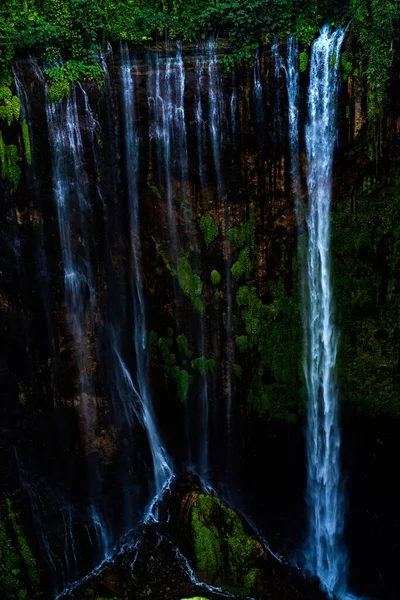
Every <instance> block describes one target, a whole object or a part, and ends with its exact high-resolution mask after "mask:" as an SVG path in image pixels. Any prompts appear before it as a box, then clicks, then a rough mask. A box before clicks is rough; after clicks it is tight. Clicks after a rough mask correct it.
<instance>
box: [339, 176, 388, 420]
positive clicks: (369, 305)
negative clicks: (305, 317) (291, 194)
mask: <svg viewBox="0 0 400 600" xmlns="http://www.w3.org/2000/svg"><path fill="white" fill-rule="evenodd" d="M399 190H400V171H398V172H397V173H396V174H395V175H394V176H393V177H391V178H390V179H389V178H388V179H387V180H386V182H385V183H384V184H380V185H372V186H371V185H370V183H369V182H368V181H366V182H364V185H363V186H359V187H358V188H355V189H354V190H353V191H352V193H351V194H349V195H348V196H346V197H343V198H341V199H340V200H339V201H338V202H337V203H336V205H335V210H334V211H333V213H332V266H333V273H334V290H335V295H336V305H337V315H338V319H339V324H338V325H339V327H338V328H339V330H340V332H341V335H340V338H339V354H338V371H339V373H338V378H339V380H340V382H341V397H342V398H343V399H344V401H346V402H349V403H351V404H352V405H353V406H355V407H356V408H357V409H358V410H360V411H363V412H365V413H367V414H371V415H376V414H379V413H389V414H392V415H395V416H399V415H400V361H399V356H400V319H399V315H400V277H399V273H400V191H399Z"/></svg>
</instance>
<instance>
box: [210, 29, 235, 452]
mask: <svg viewBox="0 0 400 600" xmlns="http://www.w3.org/2000/svg"><path fill="white" fill-rule="evenodd" d="M208 77H209V129H210V138H211V147H212V156H213V162H214V170H215V175H216V183H217V193H218V200H219V203H220V210H221V212H222V225H223V232H222V233H223V240H224V241H223V251H224V256H225V301H226V319H225V331H226V353H225V380H226V423H227V437H228V439H227V448H228V451H229V448H230V436H231V419H232V395H233V392H232V364H233V362H234V357H233V337H232V274H231V266H232V265H231V248H230V242H229V237H228V230H229V205H228V203H227V198H226V189H225V182H224V177H223V171H222V164H221V152H220V149H221V145H222V143H223V141H224V139H225V137H226V131H225V129H226V115H225V104H224V95H223V88H222V81H221V76H220V73H219V69H218V60H217V54H216V48H215V42H214V40H213V39H211V40H210V41H209V43H208ZM231 101H232V97H231ZM235 108H236V96H235V95H234V94H233V106H232V105H231V109H233V110H235Z"/></svg>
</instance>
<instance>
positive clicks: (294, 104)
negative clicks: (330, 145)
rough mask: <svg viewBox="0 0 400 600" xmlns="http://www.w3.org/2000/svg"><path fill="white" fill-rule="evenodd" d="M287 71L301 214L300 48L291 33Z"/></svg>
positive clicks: (292, 152)
mask: <svg viewBox="0 0 400 600" xmlns="http://www.w3.org/2000/svg"><path fill="white" fill-rule="evenodd" d="M285 73H286V87H287V93H288V106H289V145H290V158H291V163H292V187H293V193H294V198H295V210H296V212H297V214H298V216H299V212H298V211H299V202H300V167H299V48H298V44H297V40H296V38H295V37H294V36H293V35H290V36H289V37H288V40H287V62H286V66H285Z"/></svg>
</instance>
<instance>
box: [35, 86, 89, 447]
mask: <svg viewBox="0 0 400 600" xmlns="http://www.w3.org/2000/svg"><path fill="white" fill-rule="evenodd" d="M46 114H47V122H48V129H49V139H50V147H51V152H52V160H53V193H54V199H55V202H56V205H57V213H58V226H59V232H60V243H61V253H62V262H63V270H64V294H65V306H66V310H67V317H68V321H69V325H70V329H71V333H72V335H73V338H74V342H75V351H76V356H77V362H78V369H79V384H80V385H79V387H80V410H81V415H82V418H83V421H84V423H85V426H84V432H85V435H86V443H87V445H88V447H90V445H91V444H92V443H93V438H92V436H93V433H94V432H93V423H94V420H95V419H96V417H95V415H93V410H95V409H94V407H93V405H92V404H91V402H90V396H92V394H93V382H92V380H91V377H90V375H89V373H90V367H89V363H90V353H89V351H88V347H87V339H88V335H89V331H90V329H91V328H92V324H91V320H90V313H91V311H92V310H93V309H94V306H95V303H96V301H95V291H94V281H93V273H92V268H91V260H90V241H89V240H90V237H89V233H88V223H89V220H90V214H91V207H90V204H89V201H88V180H87V175H86V172H85V170H84V168H83V144H82V137H81V130H80V126H79V116H78V108H77V98H76V90H75V89H74V90H73V93H72V96H71V97H70V98H68V99H67V100H66V102H65V103H59V104H57V105H55V104H52V103H51V102H50V101H49V100H48V96H47V93H46ZM93 419H94V420H93Z"/></svg>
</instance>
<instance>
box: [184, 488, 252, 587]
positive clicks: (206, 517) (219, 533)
mask: <svg viewBox="0 0 400 600" xmlns="http://www.w3.org/2000/svg"><path fill="white" fill-rule="evenodd" d="M192 531H193V540H194V550H195V555H196V571H197V572H198V573H204V574H206V575H207V577H208V578H209V579H211V580H212V581H213V582H214V583H217V584H222V585H223V587H224V588H225V589H231V588H235V590H237V592H238V593H239V594H244V595H248V594H251V593H252V592H253V591H254V589H255V584H256V577H255V574H254V570H256V566H255V565H256V561H257V556H256V542H255V540H254V538H252V537H251V536H248V535H247V534H246V533H245V532H244V530H243V525H242V522H241V520H240V519H239V517H238V516H237V515H236V513H235V512H233V510H231V509H230V508H228V507H226V506H225V505H224V504H223V503H222V502H221V501H220V500H219V499H218V498H215V497H214V496H211V495H210V494H200V495H199V496H198V500H197V506H194V507H193V508H192ZM252 571H253V574H252V576H250V577H249V573H250V572H252Z"/></svg>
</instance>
